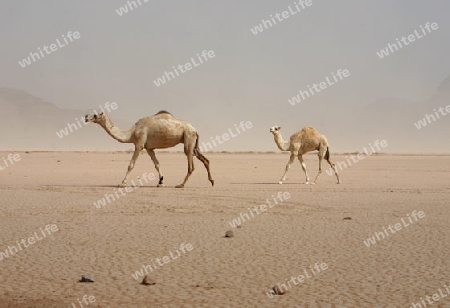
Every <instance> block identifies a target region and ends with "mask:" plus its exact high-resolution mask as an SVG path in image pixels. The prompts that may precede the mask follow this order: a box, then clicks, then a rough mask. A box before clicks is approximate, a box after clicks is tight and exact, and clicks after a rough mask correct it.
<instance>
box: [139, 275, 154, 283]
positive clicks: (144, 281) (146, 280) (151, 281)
mask: <svg viewBox="0 0 450 308" xmlns="http://www.w3.org/2000/svg"><path fill="white" fill-rule="evenodd" d="M141 284H143V285H144V286H152V285H154V284H156V282H155V281H154V280H153V279H151V278H148V277H147V275H145V277H144V279H142V282H141Z"/></svg>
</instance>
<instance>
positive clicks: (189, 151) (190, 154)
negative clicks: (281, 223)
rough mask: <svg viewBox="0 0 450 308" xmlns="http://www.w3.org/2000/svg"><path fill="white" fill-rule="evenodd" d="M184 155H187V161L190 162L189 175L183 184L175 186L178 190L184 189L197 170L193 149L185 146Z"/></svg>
mask: <svg viewBox="0 0 450 308" xmlns="http://www.w3.org/2000/svg"><path fill="white" fill-rule="evenodd" d="M184 153H185V154H186V156H187V160H188V173H187V174H186V177H185V178H184V181H183V183H181V184H180V185H177V186H175V187H176V188H183V187H184V184H186V182H187V180H188V179H189V177H190V176H191V174H192V172H194V169H195V168H194V153H193V151H192V149H188V148H187V147H186V146H185V147H184Z"/></svg>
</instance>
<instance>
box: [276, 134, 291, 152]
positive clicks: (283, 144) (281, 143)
mask: <svg viewBox="0 0 450 308" xmlns="http://www.w3.org/2000/svg"><path fill="white" fill-rule="evenodd" d="M273 138H274V139H275V143H276V144H277V146H278V148H279V149H280V150H281V151H289V146H290V142H289V141H284V140H283V137H282V136H281V134H275V135H274V136H273Z"/></svg>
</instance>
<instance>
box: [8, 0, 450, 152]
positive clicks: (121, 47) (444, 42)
mask: <svg viewBox="0 0 450 308" xmlns="http://www.w3.org/2000/svg"><path fill="white" fill-rule="evenodd" d="M144 1H145V0H140V2H141V3H142V5H140V6H138V7H137V8H135V9H134V10H132V11H129V12H128V13H126V14H123V16H119V15H118V13H117V12H116V10H117V9H119V8H120V7H121V6H125V5H127V1H123V0H108V1H106V0H97V1H87V0H84V1H68V0H67V1H62V0H54V1H15V0H3V1H2V10H1V11H0V42H1V43H2V50H1V55H2V56H1V57H0V67H1V70H2V74H0V86H3V87H13V88H17V89H21V90H25V91H28V92H29V93H31V94H33V95H36V96H38V97H41V98H43V99H45V100H47V101H50V102H53V103H54V104H56V105H57V106H58V107H60V108H68V109H91V108H92V109H93V108H96V107H98V105H102V104H104V103H105V102H107V101H111V102H117V104H118V105H119V109H118V110H117V111H115V114H114V116H115V117H118V118H121V119H124V120H127V121H130V122H132V123H133V122H134V121H135V120H137V119H138V118H140V117H143V116H146V115H151V114H154V113H155V112H157V111H158V110H160V109H166V110H169V111H170V112H172V113H173V114H174V115H176V116H178V117H180V118H183V119H185V120H188V121H189V122H192V123H193V124H194V126H196V127H197V128H198V129H199V131H200V132H201V134H202V136H205V137H204V138H205V139H207V138H208V137H209V136H211V135H214V134H216V133H221V132H226V131H227V129H228V128H232V127H233V125H234V124H235V123H239V122H240V121H242V120H244V121H251V122H252V123H253V124H254V127H253V128H252V130H250V131H249V132H248V133H247V134H248V135H247V136H244V135H242V136H240V137H236V138H235V139H236V140H231V141H230V142H229V146H228V147H224V148H240V149H245V147H246V143H247V142H249V143H250V146H249V149H250V150H254V149H267V150H276V147H275V145H274V144H273V140H272V139H271V136H270V135H269V127H270V126H273V125H281V126H283V130H284V132H285V136H284V137H285V138H288V136H289V134H290V133H292V132H294V131H295V130H298V129H300V128H301V127H303V126H305V125H307V124H311V125H317V126H319V127H320V123H310V122H309V121H308V119H309V116H308V112H307V111H308V108H309V107H310V106H312V105H315V106H323V108H322V109H323V111H324V118H322V120H321V121H325V122H326V121H327V119H328V118H327V117H335V118H336V117H339V116H340V115H339V110H347V109H348V108H351V107H355V108H361V107H364V106H366V105H368V104H370V103H371V102H373V101H374V100H376V99H378V98H386V97H388V98H389V97H398V98H405V99H409V100H413V101H420V100H424V99H427V98H428V97H430V96H431V95H432V94H433V93H434V92H435V91H436V88H437V87H438V85H439V83H440V82H442V80H444V79H445V78H446V77H447V76H448V75H449V69H450V61H449V60H448V57H449V55H450V40H449V38H450V31H449V26H450V20H449V18H448V12H450V2H448V1H445V0H435V1H418V0H401V1H399V0H396V1H393V0H380V1H357V0H353V1H349V0H342V1H332V0H327V1H315V0H312V5H311V6H309V7H306V8H305V9H304V10H302V11H300V12H299V13H297V14H295V15H292V16H290V17H289V18H288V19H285V20H283V21H281V22H277V24H276V25H274V26H272V27H269V28H268V29H265V30H264V31H263V32H262V33H259V34H258V35H254V34H253V33H252V32H251V31H250V29H251V28H253V27H255V26H257V25H259V24H260V23H261V20H262V19H265V20H267V19H269V18H270V17H269V15H271V14H272V15H274V14H276V13H282V12H283V11H286V10H288V6H291V7H293V8H294V6H295V5H294V1H284V0H282V1H260V0H258V1H256V0H255V1H253V0H251V1H250V0H247V1H242V0H240V1H237V0H229V1H214V0H208V1H206V0H204V1H155V0H150V1H148V2H144ZM129 2H130V1H129ZM136 2H137V0H136ZM128 10H129V8H128ZM427 22H436V23H437V24H438V26H439V29H438V30H435V31H432V32H431V33H429V34H428V35H426V36H424V37H422V38H420V39H418V40H416V41H415V42H412V43H410V46H405V47H404V48H402V49H400V50H399V51H396V52H394V53H392V54H391V55H389V56H387V57H386V58H384V59H380V58H379V57H378V56H377V54H376V52H377V51H380V50H381V49H383V48H386V45H387V44H388V43H395V39H396V38H400V37H401V36H408V35H409V34H412V33H413V32H414V30H420V26H421V25H422V26H423V25H425V23H427ZM68 31H78V32H79V33H80V38H79V39H77V40H74V41H73V42H71V43H69V44H67V45H66V46H64V47H62V48H60V49H58V50H56V51H54V52H52V53H51V54H49V55H45V57H44V58H42V59H40V60H38V61H36V62H34V63H32V64H31V65H29V66H27V67H25V68H22V67H21V66H20V65H19V64H18V61H20V60H22V59H24V58H26V57H27V56H29V53H30V52H37V50H38V47H40V48H41V49H42V48H43V46H44V45H47V46H49V45H50V44H52V43H55V42H56V39H57V38H61V37H62V35H67V32H68ZM203 50H207V51H208V50H213V51H214V53H215V57H214V58H212V59H209V60H208V61H207V62H205V63H203V64H201V65H199V66H198V67H194V68H192V70H190V71H187V72H186V73H184V74H181V75H180V76H178V77H176V78H174V79H173V80H171V81H169V82H167V83H166V84H164V85H161V86H160V87H157V86H156V85H155V84H154V83H153V80H155V79H156V78H158V77H161V76H162V75H163V74H164V71H173V69H172V66H178V65H179V64H184V63H186V62H189V61H190V58H191V57H196V54H197V53H201V52H202V51H203ZM338 69H348V70H349V71H350V76H349V77H347V78H345V79H344V80H342V81H340V82H339V83H337V84H335V85H333V86H331V87H329V88H327V89H325V90H323V91H322V92H320V93H317V94H315V95H314V96H313V97H311V98H309V99H308V100H305V102H302V103H300V104H299V105H296V106H291V105H290V104H289V103H288V99H290V98H292V97H293V96H295V95H297V94H298V91H299V90H300V89H302V90H306V89H307V86H308V85H312V84H313V83H319V82H321V81H324V80H325V78H326V77H328V76H331V73H332V72H336V71H337V70H338ZM320 104H325V105H320ZM308 106H309V107H308ZM327 106H329V108H328V107H327ZM322 109H320V108H319V110H322ZM327 109H328V113H327ZM330 110H332V112H330ZM316 112H317V110H316ZM261 132H263V133H261ZM323 133H324V134H326V135H327V136H328V137H329V139H331V137H330V136H332V137H334V138H336V136H333V132H332V131H325V132H323ZM105 137H106V136H105ZM238 139H239V140H238ZM255 139H257V140H259V141H258V142H254V140H255ZM369 141H372V140H368V142H369ZM252 142H253V143H252ZM337 147H339V146H337Z"/></svg>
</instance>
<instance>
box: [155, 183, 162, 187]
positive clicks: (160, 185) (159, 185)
mask: <svg viewBox="0 0 450 308" xmlns="http://www.w3.org/2000/svg"><path fill="white" fill-rule="evenodd" d="M156 187H164V184H158V185H156Z"/></svg>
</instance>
